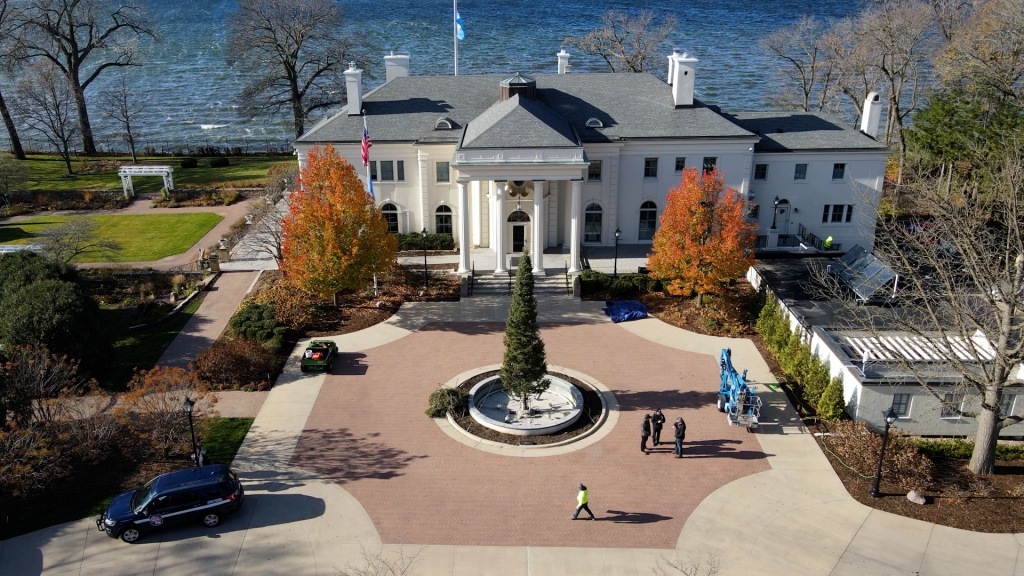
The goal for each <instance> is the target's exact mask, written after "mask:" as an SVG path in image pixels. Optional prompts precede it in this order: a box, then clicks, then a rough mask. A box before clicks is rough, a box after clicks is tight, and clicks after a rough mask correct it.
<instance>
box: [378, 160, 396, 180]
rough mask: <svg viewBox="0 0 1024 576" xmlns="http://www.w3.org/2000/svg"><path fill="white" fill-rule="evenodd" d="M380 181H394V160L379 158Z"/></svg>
mask: <svg viewBox="0 0 1024 576" xmlns="http://www.w3.org/2000/svg"><path fill="white" fill-rule="evenodd" d="M380 181H381V182H394V181H395V162H394V161H393V160H381V161H380Z"/></svg>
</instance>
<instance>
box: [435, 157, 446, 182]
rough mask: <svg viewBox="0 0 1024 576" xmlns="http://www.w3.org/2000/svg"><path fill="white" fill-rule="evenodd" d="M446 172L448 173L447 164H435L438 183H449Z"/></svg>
mask: <svg viewBox="0 0 1024 576" xmlns="http://www.w3.org/2000/svg"><path fill="white" fill-rule="evenodd" d="M448 172H449V170H448V163H447V162H438V163H437V182H439V183H440V182H448V181H449V180H448V178H449V174H448Z"/></svg>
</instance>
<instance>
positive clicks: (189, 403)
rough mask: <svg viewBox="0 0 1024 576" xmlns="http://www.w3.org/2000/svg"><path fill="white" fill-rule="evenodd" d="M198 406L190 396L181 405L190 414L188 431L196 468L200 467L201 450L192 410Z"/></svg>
mask: <svg viewBox="0 0 1024 576" xmlns="http://www.w3.org/2000/svg"><path fill="white" fill-rule="evenodd" d="M195 406H196V401H195V400H192V399H191V398H189V397H188V396H185V401H184V402H182V403H181V408H182V410H184V411H185V413H186V414H188V431H189V432H190V433H191V434H192V461H193V462H194V463H195V465H196V467H199V448H198V447H197V446H196V429H195V426H193V425H192V410H193V409H194V408H195Z"/></svg>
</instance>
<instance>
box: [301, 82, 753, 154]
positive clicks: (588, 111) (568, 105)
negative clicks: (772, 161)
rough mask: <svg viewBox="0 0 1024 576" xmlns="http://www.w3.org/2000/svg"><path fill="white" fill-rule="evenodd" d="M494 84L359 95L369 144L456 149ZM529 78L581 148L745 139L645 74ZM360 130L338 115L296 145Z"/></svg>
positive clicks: (355, 135)
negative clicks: (594, 124)
mask: <svg viewBox="0 0 1024 576" xmlns="http://www.w3.org/2000/svg"><path fill="white" fill-rule="evenodd" d="M502 79H503V77H501V76H406V77H402V78H395V79H393V80H392V81H390V82H388V83H386V84H384V85H382V86H380V87H379V88H377V89H375V90H373V91H371V92H369V93H367V94H365V95H364V97H363V108H364V109H365V110H366V113H367V124H368V127H369V130H370V137H371V138H372V139H373V140H374V142H447V143H456V142H458V140H459V137H460V136H461V133H462V129H463V128H465V127H466V126H467V125H469V123H470V121H472V120H473V119H474V118H477V117H478V116H480V115H481V114H483V113H484V111H486V110H487V109H488V108H490V107H491V106H492V105H494V104H495V103H496V102H498V100H499V97H500V90H499V83H500V81H501V80H502ZM534 79H535V80H536V81H537V100H538V101H539V102H541V103H543V104H545V105H546V106H547V107H548V108H550V109H551V110H552V111H554V112H555V113H557V115H559V116H561V117H562V118H563V119H565V120H566V121H568V122H569V124H571V125H572V126H573V127H574V128H575V129H576V132H577V133H578V134H579V136H580V139H581V140H582V141H583V142H584V143H588V142H591V143H593V142H617V141H621V140H623V139H631V138H667V139H682V138H723V137H732V138H736V137H739V138H743V137H751V138H752V137H753V134H751V133H750V132H749V131H747V130H745V129H743V128H742V127H740V126H738V125H737V124H735V123H734V122H732V121H730V120H727V119H726V118H725V117H723V116H722V114H720V113H719V112H717V111H716V110H714V109H712V108H710V107H708V106H705V105H704V104H703V103H701V102H699V101H694V106H692V107H686V108H678V109H677V108H676V107H675V106H674V104H673V101H672V91H671V89H670V88H669V86H668V85H667V84H665V83H664V82H662V81H661V80H659V79H657V78H655V77H654V76H652V75H650V74H648V73H640V74H612V73H597V74H590V73H587V74H582V73H580V74H539V75H536V76H534ZM442 116H446V117H448V118H450V119H451V120H452V122H453V124H454V126H453V129H452V130H434V123H435V122H436V121H437V119H438V118H440V117H442ZM590 118H597V119H598V120H600V121H601V122H602V123H603V124H604V128H596V129H595V128H587V127H586V122H587V120H588V119H590ZM549 126H550V125H549ZM552 128H553V129H554V130H556V131H560V129H559V128H556V127H552ZM362 131H363V118H362V116H349V115H348V113H347V111H345V110H344V109H343V110H342V111H341V112H340V113H338V114H336V115H335V116H333V117H331V118H329V119H327V120H324V121H322V122H320V123H319V124H317V125H316V126H315V127H313V128H312V129H311V130H310V131H309V132H307V133H306V134H304V135H303V136H302V137H300V138H299V139H298V140H297V142H300V143H313V142H358V141H359V139H360V137H361V136H362Z"/></svg>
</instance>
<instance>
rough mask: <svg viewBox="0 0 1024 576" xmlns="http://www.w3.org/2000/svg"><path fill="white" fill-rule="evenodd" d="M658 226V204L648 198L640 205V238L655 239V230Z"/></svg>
mask: <svg viewBox="0 0 1024 576" xmlns="http://www.w3.org/2000/svg"><path fill="white" fill-rule="evenodd" d="M657 227H658V205H657V204H655V203H654V202H651V201H650V200H648V201H647V202H644V203H643V204H641V205H640V235H639V237H638V239H639V240H653V239H654V230H655V228H657Z"/></svg>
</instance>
